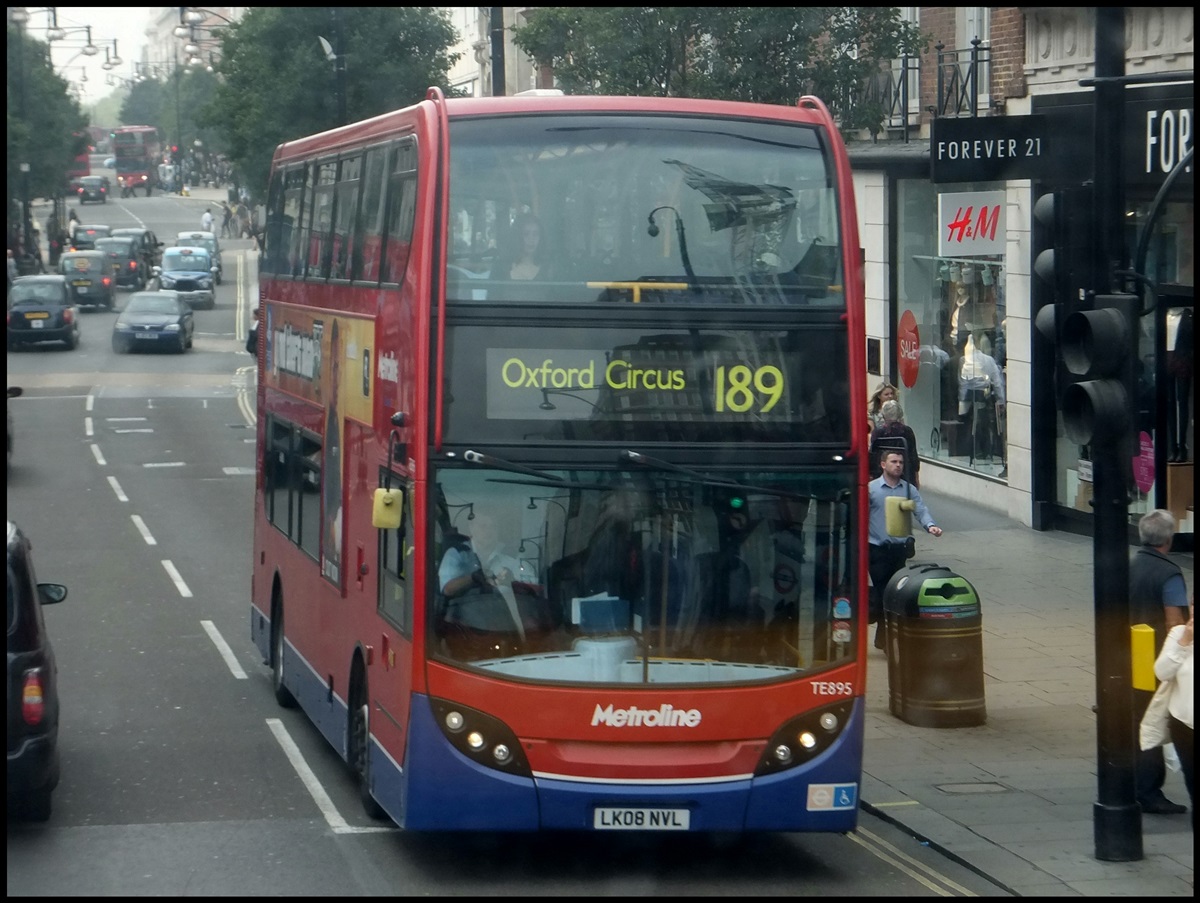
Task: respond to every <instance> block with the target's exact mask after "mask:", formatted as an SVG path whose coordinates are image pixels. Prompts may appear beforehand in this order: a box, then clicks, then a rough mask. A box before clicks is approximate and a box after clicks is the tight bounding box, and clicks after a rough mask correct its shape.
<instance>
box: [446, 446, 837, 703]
mask: <svg viewBox="0 0 1200 903" xmlns="http://www.w3.org/2000/svg"><path fill="white" fill-rule="evenodd" d="M650 460H653V459H650ZM437 485H438V491H437V504H438V511H437V521H438V523H437V530H436V535H437V542H436V548H435V550H434V554H435V560H434V561H433V562H432V566H433V571H432V573H435V574H436V575H437V576H436V580H435V581H432V582H434V583H435V584H436V585H434V586H432V587H431V594H430V611H429V616H428V618H427V623H428V624H429V629H430V633H431V635H430V640H429V643H430V649H431V650H432V651H433V652H434V653H435V655H436V656H437V657H439V658H441V659H443V660H448V661H451V662H454V663H457V664H459V665H463V666H469V667H471V668H475V669H481V670H483V671H486V672H488V673H490V674H493V675H503V676H504V677H506V678H511V679H518V680H527V681H536V682H549V683H556V684H621V685H629V684H650V683H655V684H660V683H668V684H682V685H711V684H728V683H745V682H760V681H772V680H783V679H794V678H795V677H796V676H797V675H801V674H805V673H809V672H812V671H814V670H820V669H824V668H828V667H830V666H832V665H838V664H844V663H846V662H847V661H850V660H852V659H853V657H854V654H855V651H854V643H853V640H852V637H853V636H855V635H856V633H855V631H854V630H853V629H852V624H853V615H852V613H851V608H852V606H851V602H850V601H849V599H850V595H851V594H850V589H849V588H850V586H851V584H852V575H853V566H852V560H851V559H852V554H851V549H852V545H853V543H852V540H851V537H852V536H853V535H854V530H853V529H852V524H851V523H850V519H851V518H853V517H854V512H853V510H852V505H851V504H850V498H851V477H850V476H849V475H844V474H837V475H833V474H822V475H819V476H818V475H816V474H814V473H811V472H810V473H771V472H767V473H763V472H760V471H754V472H742V473H722V474H720V475H719V476H715V477H712V478H706V477H705V476H704V475H703V474H700V473H694V472H690V471H686V469H680V468H671V467H661V468H655V467H639V468H637V469H636V470H613V471H598V470H597V471H555V472H549V473H547V474H546V479H539V478H537V477H534V476H523V475H517V474H514V473H512V472H507V471H498V470H480V469H469V470H468V469H453V470H442V471H441V472H440V475H439V478H438V484H437Z"/></svg>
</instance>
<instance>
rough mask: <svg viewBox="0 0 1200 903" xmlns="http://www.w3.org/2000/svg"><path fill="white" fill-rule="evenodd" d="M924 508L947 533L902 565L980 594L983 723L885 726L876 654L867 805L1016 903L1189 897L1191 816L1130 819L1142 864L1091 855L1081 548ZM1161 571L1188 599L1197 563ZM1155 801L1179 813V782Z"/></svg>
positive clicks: (1070, 538) (1087, 602)
mask: <svg viewBox="0 0 1200 903" xmlns="http://www.w3.org/2000/svg"><path fill="white" fill-rule="evenodd" d="M922 495H923V496H924V498H925V500H926V502H927V504H928V505H929V509H930V511H931V513H932V514H933V516H934V517H935V518H936V519H937V522H938V524H939V525H940V526H941V527H942V528H943V529H944V530H945V531H946V532H945V533H944V534H943V535H942V537H940V538H937V539H935V538H933V537H931V536H928V535H925V534H922V535H921V536H919V538H918V540H917V554H916V557H915V558H914V559H913V561H912V562H911V563H913V564H916V563H918V562H933V563H937V564H940V565H942V566H943V567H946V568H949V569H950V570H952V571H954V572H955V573H957V574H960V575H962V576H963V577H965V578H967V580H968V581H970V583H971V584H972V585H973V586H974V587H975V589H976V591H977V593H978V596H979V599H980V608H981V613H982V620H983V637H982V642H983V681H984V693H985V697H986V721H985V723H984V724H983V725H981V726H978V727H958V728H940V727H939V728H930V727H916V726H914V725H911V724H909V723H907V722H906V721H903V720H901V719H900V718H899V717H897V716H895V715H893V714H891V712H890V710H889V701H888V698H889V683H888V679H889V676H888V665H887V659H886V657H885V655H884V653H883V652H882V651H881V650H878V649H873V648H871V649H870V652H869V656H868V659H869V660H868V667H867V672H868V677H867V724H866V741H865V752H864V765H863V771H864V774H863V782H862V791H861V796H862V803H863V806H864V808H866V809H867V810H868V811H870V812H872V813H874V814H876V815H878V816H880V817H882V818H884V819H886V820H888V821H890V822H892V823H894V824H896V825H898V826H900V827H901V828H903V829H904V830H906V831H907V832H909V833H910V834H912V835H913V836H914V837H916V838H917V839H918V840H920V841H921V842H924V843H927V844H928V845H929V846H931V847H934V848H936V849H938V850H940V851H942V852H943V853H945V854H947V855H949V856H951V857H952V858H954V859H955V860H957V861H959V862H961V863H962V864H963V865H965V866H967V867H968V868H971V869H972V870H974V871H976V872H978V873H979V874H981V875H984V876H986V877H988V878H990V879H991V880H992V881H993V882H994V883H996V884H997V885H999V886H1000V887H1002V888H1004V889H1006V890H1008V891H1010V892H1011V893H1014V894H1017V895H1019V896H1032V895H1038V896H1126V895H1135V894H1136V895H1138V896H1187V897H1190V896H1192V895H1193V893H1194V878H1193V871H1192V869H1193V831H1192V823H1191V815H1190V814H1188V815H1144V814H1141V813H1139V815H1140V818H1141V828H1140V830H1141V839H1142V846H1143V858H1142V859H1140V860H1138V861H1135V862H1104V861H1100V860H1099V859H1097V858H1096V846H1097V845H1096V822H1095V819H1094V816H1093V809H1094V805H1095V803H1096V802H1097V801H1098V799H1099V791H1098V788H1099V784H1098V780H1097V771H1098V768H1097V760H1098V752H1097V733H1096V715H1095V713H1094V712H1093V711H1092V707H1093V705H1094V704H1095V702H1096V697H1097V690H1096V666H1095V662H1096V652H1095V620H1096V619H1095V604H1094V599H1093V581H1092V572H1093V550H1092V539H1091V538H1090V537H1087V536H1078V535H1075V534H1071V533H1065V532H1036V531H1034V530H1031V529H1030V528H1028V527H1026V526H1024V525H1022V524H1020V523H1018V522H1016V521H1012V520H1009V519H1008V518H1006V517H1004V516H1003V515H1000V514H996V513H994V512H990V511H988V510H986V509H982V508H980V507H978V506H975V505H972V504H971V503H970V502H969V501H965V500H961V499H954V498H950V497H945V496H941V495H939V494H937V493H934V492H923V493H922ZM1171 558H1172V560H1174V561H1175V562H1177V563H1178V564H1179V565H1180V566H1181V567H1182V568H1183V571H1184V577H1185V579H1186V580H1187V584H1188V588H1189V590H1191V589H1192V588H1193V587H1194V582H1193V566H1192V564H1193V558H1192V555H1191V554H1190V553H1187V554H1172V555H1171ZM868 646H870V644H868ZM897 692H898V693H901V692H902V688H901V687H897ZM1131 730H1132V729H1131ZM1131 742H1132V741H1131ZM1164 791H1165V793H1166V795H1167V797H1168V798H1169V799H1171V800H1172V801H1174V802H1177V803H1183V804H1185V805H1187V804H1188V802H1189V800H1188V794H1187V789H1186V788H1185V787H1184V783H1183V775H1182V774H1181V773H1179V772H1170V771H1168V773H1167V781H1166V784H1165V786H1164ZM1125 827H1126V828H1128V825H1126V826H1125ZM1106 830H1109V829H1106ZM1105 836H1106V838H1111V835H1105ZM1119 839H1121V840H1126V841H1127V840H1128V838H1126V837H1122V838H1119ZM1105 846H1106V847H1109V848H1111V846H1112V845H1111V844H1105ZM1118 848H1119V847H1118Z"/></svg>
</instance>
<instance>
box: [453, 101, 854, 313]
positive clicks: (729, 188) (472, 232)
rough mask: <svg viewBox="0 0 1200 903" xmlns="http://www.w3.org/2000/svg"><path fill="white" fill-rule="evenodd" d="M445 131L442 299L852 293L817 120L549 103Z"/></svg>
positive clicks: (833, 299) (736, 300)
mask: <svg viewBox="0 0 1200 903" xmlns="http://www.w3.org/2000/svg"><path fill="white" fill-rule="evenodd" d="M450 134H451V139H450V169H451V172H450V184H451V193H450V215H449V223H450V226H449V228H450V237H449V252H448V272H447V290H448V297H449V298H450V299H451V300H462V301H472V300H474V301H495V300H529V301H559V302H560V301H609V300H632V301H636V302H640V303H688V304H697V303H699V304H723V305H724V304H766V305H770V304H822V305H836V306H843V305H844V304H845V299H844V294H843V292H842V286H843V278H842V265H841V248H840V246H839V241H838V234H839V222H838V212H837V211H838V206H837V192H836V190H835V187H834V180H833V166H832V159H831V157H830V155H829V150H828V148H827V147H825V146H824V144H823V142H822V139H821V137H820V133H819V131H818V130H817V129H816V128H813V127H809V126H804V125H793V124H784V123H774V122H766V121H755V120H750V121H746V120H741V121H735V120H725V119H717V118H690V117H687V118H685V117H681V116H665V115H664V116H637V117H633V116H624V115H574V116H546V115H542V116H537V117H523V116H513V117H505V118H488V119H465V120H454V121H452V122H451V124H450ZM526 242H529V244H528V245H527V244H526Z"/></svg>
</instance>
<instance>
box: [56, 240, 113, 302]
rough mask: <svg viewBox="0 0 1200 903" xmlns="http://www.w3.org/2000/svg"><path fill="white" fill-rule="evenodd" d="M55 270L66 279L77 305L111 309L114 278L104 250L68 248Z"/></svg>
mask: <svg viewBox="0 0 1200 903" xmlns="http://www.w3.org/2000/svg"><path fill="white" fill-rule="evenodd" d="M104 240H105V239H101V241H104ZM58 272H59V273H61V274H62V275H63V277H64V278H65V279H66V280H67V286H68V289H67V290H68V291H69V292H70V293H71V297H72V299H73V300H74V301H75V303H76V304H80V305H82V304H86V305H88V306H89V307H104V308H107V309H108V310H112V309H113V305H114V303H115V302H116V300H117V288H116V279H115V278H114V276H113V271H112V264H111V263H110V262H109V258H108V255H107V254H105V253H104V252H103V251H68V252H67V253H66V254H64V255H63V256H62V257H60V258H59V259H58Z"/></svg>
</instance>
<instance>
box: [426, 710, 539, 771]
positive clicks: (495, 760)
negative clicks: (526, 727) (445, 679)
mask: <svg viewBox="0 0 1200 903" xmlns="http://www.w3.org/2000/svg"><path fill="white" fill-rule="evenodd" d="M429 702H430V705H432V706H433V713H434V718H435V720H436V721H437V724H438V727H440V728H441V731H442V736H444V737H445V738H446V740H447V741H448V742H449V743H450V745H451V746H453V747H454V748H455V749H456V750H458V751H459V752H460V753H462V754H463V755H464V756H466V757H467V758H468V759H470V760H471V761H472V762H477V763H478V764H480V765H483V766H485V767H487V768H495V769H497V770H498V771H503V772H504V773H505V774H515V775H521V776H523V777H532V776H533V772H532V771H531V770H530V768H529V762H528V760H527V759H526V758H525V753H524V750H523V749H522V748H521V744H520V741H518V740H517V736H516V734H514V733H513V732H512V730H511V729H510V728H509V727H508V725H506V724H505V723H504V722H503V721H501V720H500V719H499V718H493V717H492V716H491V715H486V714H484V713H483V712H480V711H478V710H477V709H472V708H470V707H468V706H465V705H458V704H457V703H453V702H449V701H447V700H445V699H437V698H434V697H430V699H429Z"/></svg>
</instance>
